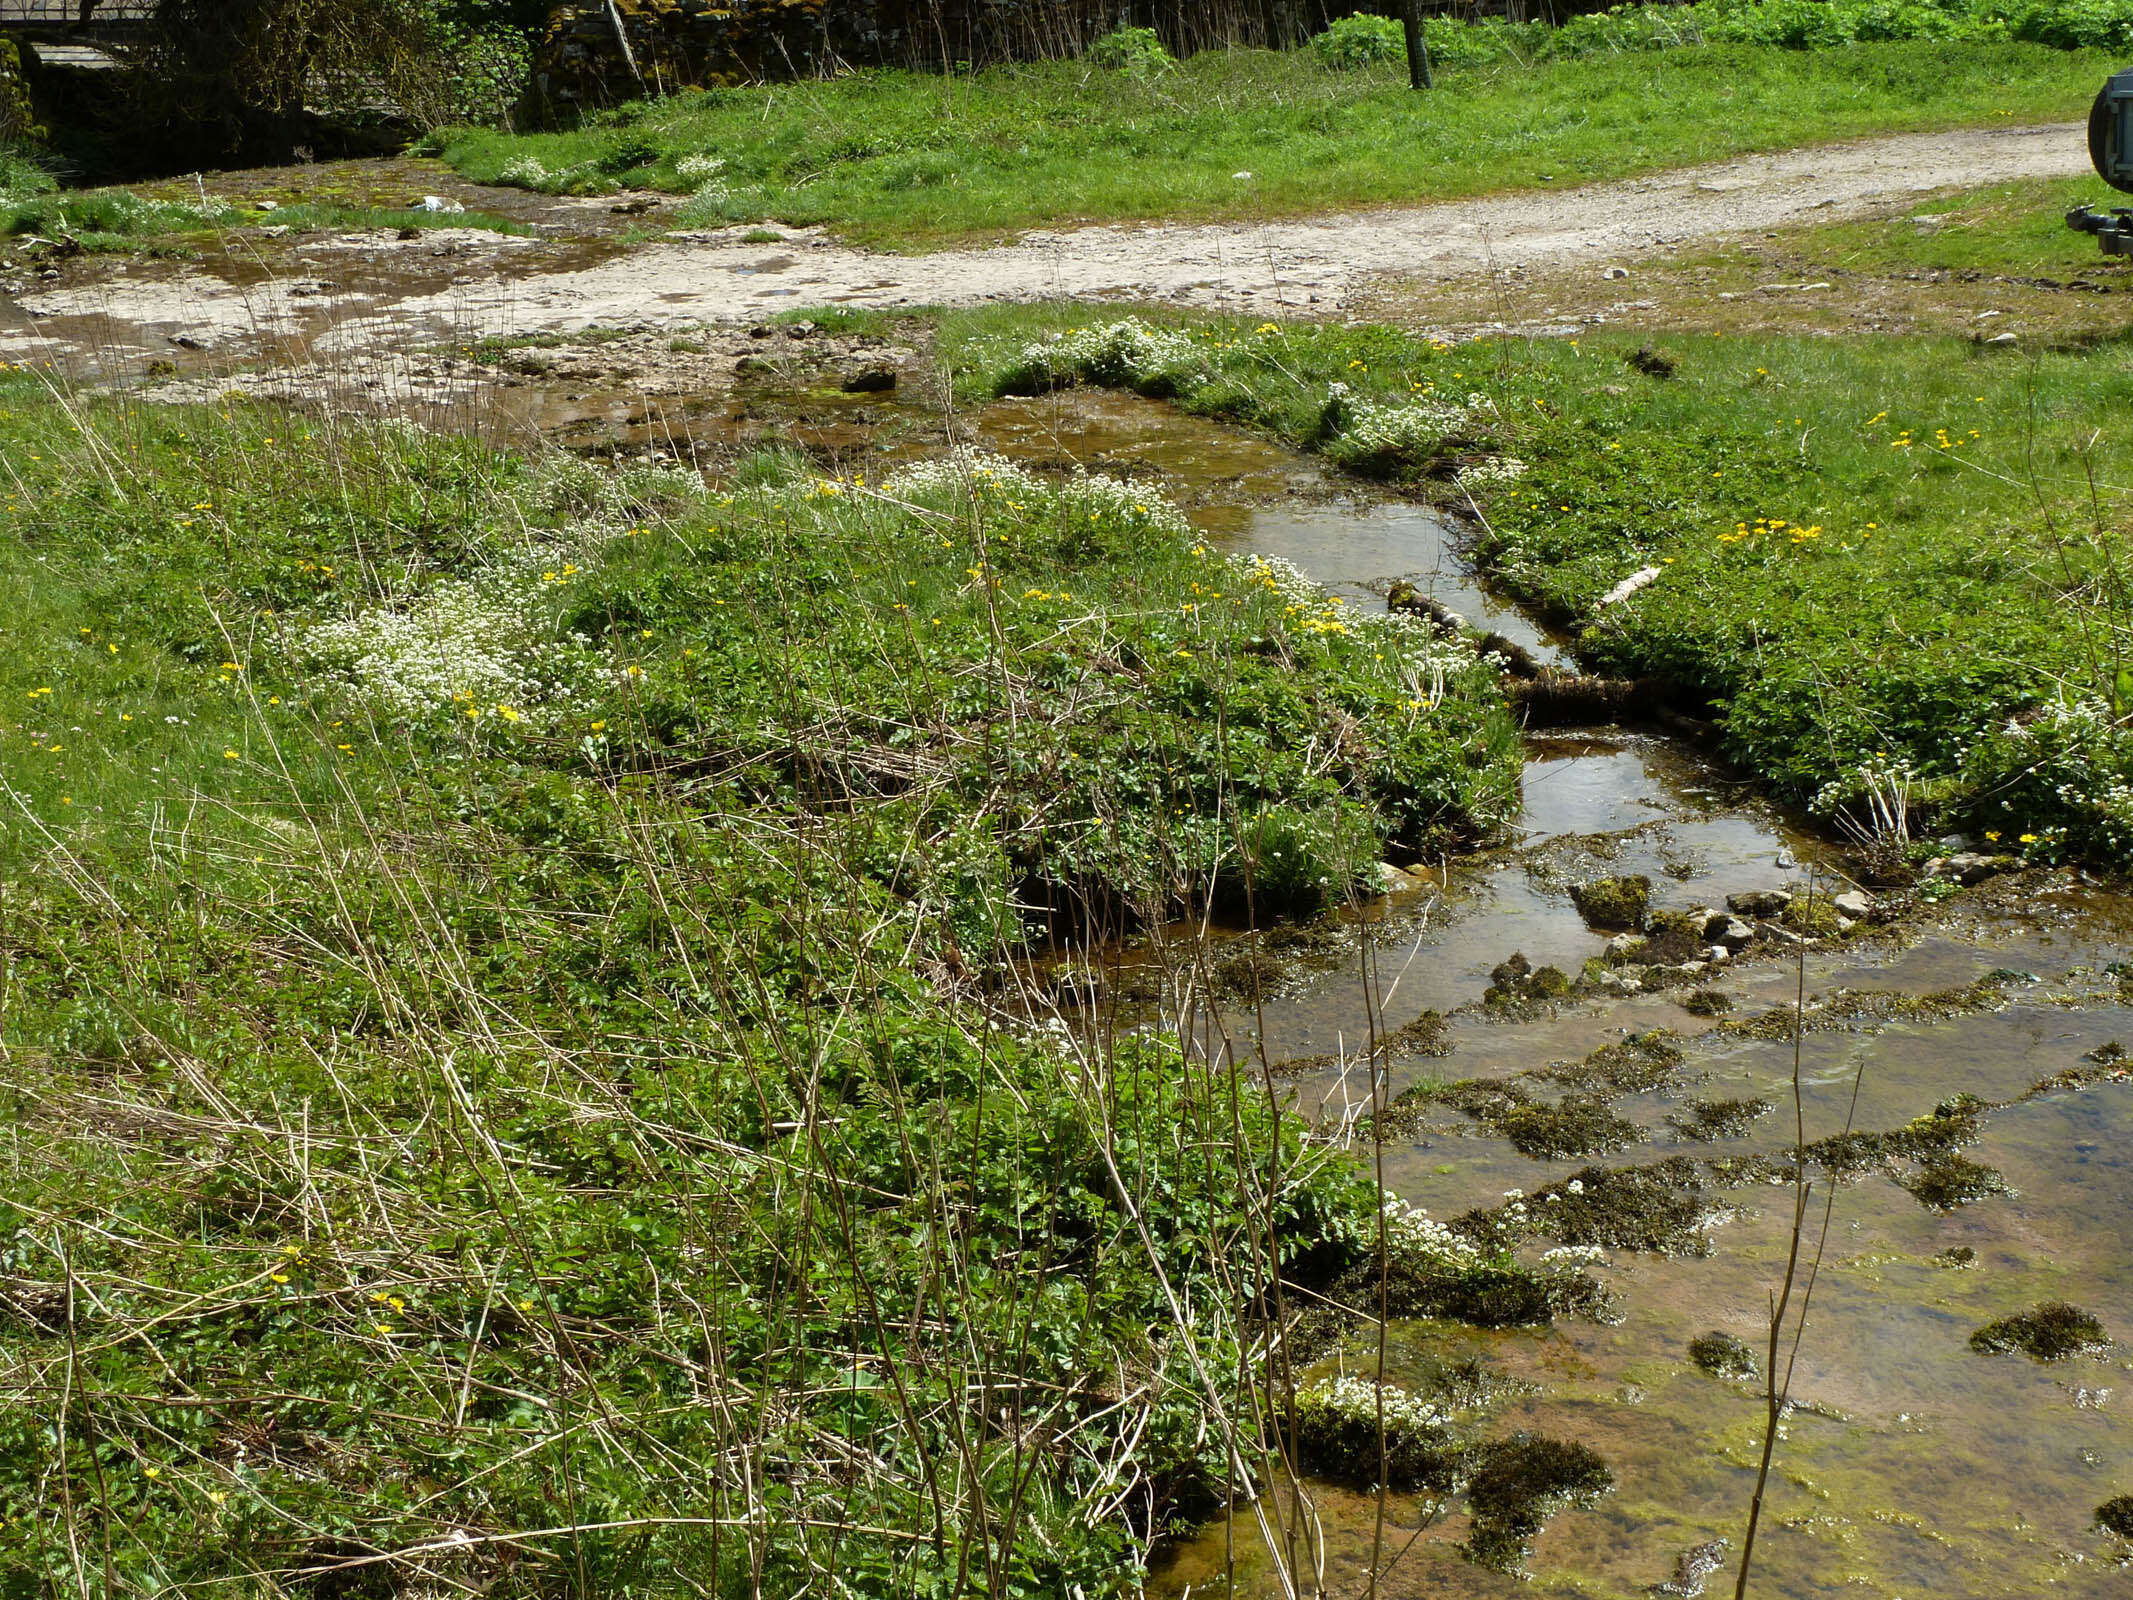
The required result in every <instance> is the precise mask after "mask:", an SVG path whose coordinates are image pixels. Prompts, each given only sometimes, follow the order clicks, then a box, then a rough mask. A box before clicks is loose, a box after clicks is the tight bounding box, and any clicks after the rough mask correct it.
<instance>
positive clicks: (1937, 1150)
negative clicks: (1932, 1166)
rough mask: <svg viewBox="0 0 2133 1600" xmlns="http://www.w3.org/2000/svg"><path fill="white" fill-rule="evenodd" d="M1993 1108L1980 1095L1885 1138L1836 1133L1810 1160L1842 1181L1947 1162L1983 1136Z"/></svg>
mask: <svg viewBox="0 0 2133 1600" xmlns="http://www.w3.org/2000/svg"><path fill="white" fill-rule="evenodd" d="M1991 1109H1992V1108H1991V1106H1989V1105H1988V1104H1986V1102H1984V1101H1983V1100H1980V1099H1979V1098H1978V1097H1977V1096H1976V1095H1974V1094H1959V1095H1956V1096H1955V1097H1954V1098H1953V1099H1949V1100H1943V1101H1942V1102H1941V1103H1940V1104H1939V1105H1937V1106H1935V1107H1934V1108H1933V1109H1932V1110H1931V1111H1929V1112H1927V1113H1926V1114H1925V1115H1924V1116H1922V1117H1917V1118H1914V1119H1913V1120H1912V1121H1910V1122H1907V1123H1905V1124H1904V1125H1903V1126H1902V1127H1900V1128H1892V1129H1890V1130H1888V1131H1886V1132H1883V1133H1833V1134H1831V1135H1830V1136H1829V1137H1828V1138H1826V1139H1817V1140H1815V1142H1814V1143H1812V1144H1810V1145H1809V1146H1808V1147H1807V1159H1808V1160H1809V1161H1810V1162H1812V1163H1814V1164H1815V1165H1817V1166H1819V1167H1821V1168H1823V1169H1824V1170H1825V1171H1828V1172H1831V1173H1834V1174H1836V1175H1837V1176H1839V1177H1850V1176H1853V1175H1855V1174H1857V1173H1861V1172H1866V1171H1869V1170H1870V1169H1872V1168H1874V1167H1878V1166H1884V1165H1886V1164H1887V1163H1889V1162H1892V1161H1923V1162H1935V1161H1942V1160H1945V1159H1946V1158H1947V1157H1949V1156H1951V1155H1953V1154H1954V1153H1955V1152H1956V1151H1957V1150H1959V1149H1961V1148H1962V1147H1963V1146H1964V1145H1966V1144H1973V1143H1975V1142H1976V1140H1977V1136H1978V1119H1979V1118H1980V1117H1982V1116H1983V1115H1984V1113H1985V1112H1987V1111H1989V1110H1991Z"/></svg>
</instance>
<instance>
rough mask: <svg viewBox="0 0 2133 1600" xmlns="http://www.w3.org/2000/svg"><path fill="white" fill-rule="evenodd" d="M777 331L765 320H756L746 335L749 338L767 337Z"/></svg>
mask: <svg viewBox="0 0 2133 1600" xmlns="http://www.w3.org/2000/svg"><path fill="white" fill-rule="evenodd" d="M777 331H778V330H777V329H775V328H773V327H772V326H771V325H770V324H769V323H767V322H758V323H757V324H756V325H755V326H754V327H752V328H750V329H749V330H748V337H749V338H751V339H767V338H769V337H770V336H771V335H772V334H774V333H776V332H777Z"/></svg>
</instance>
